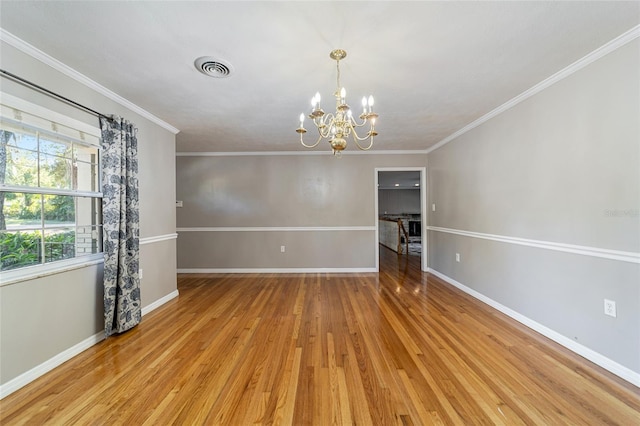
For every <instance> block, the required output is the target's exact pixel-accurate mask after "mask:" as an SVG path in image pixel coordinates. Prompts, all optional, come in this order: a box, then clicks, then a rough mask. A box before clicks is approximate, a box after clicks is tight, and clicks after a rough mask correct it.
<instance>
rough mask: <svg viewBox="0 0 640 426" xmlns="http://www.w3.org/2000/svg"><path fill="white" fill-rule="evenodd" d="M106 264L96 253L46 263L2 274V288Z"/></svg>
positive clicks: (0, 279) (0, 276)
mask: <svg viewBox="0 0 640 426" xmlns="http://www.w3.org/2000/svg"><path fill="white" fill-rule="evenodd" d="M103 262H104V254H103V253H96V254H92V255H89V256H80V257H74V258H73V259H66V260H60V261H57V262H51V263H45V264H44V265H34V266H27V267H25V268H19V269H14V270H9V271H3V272H0V287H4V286H6V285H11V284H16V283H19V282H22V281H29V280H34V279H36V278H42V277H46V276H49V275H54V274H60V273H62V272H67V271H72V270H74V269H80V268H85V267H87V266H91V265H98V264H100V263H103Z"/></svg>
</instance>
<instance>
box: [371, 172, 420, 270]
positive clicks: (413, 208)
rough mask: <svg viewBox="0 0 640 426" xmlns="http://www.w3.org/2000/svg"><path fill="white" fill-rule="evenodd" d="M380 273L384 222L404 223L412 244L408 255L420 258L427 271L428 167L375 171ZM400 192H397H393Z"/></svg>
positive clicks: (377, 251)
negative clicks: (398, 221)
mask: <svg viewBox="0 0 640 426" xmlns="http://www.w3.org/2000/svg"><path fill="white" fill-rule="evenodd" d="M375 189H376V190H375V191H374V192H375V214H376V218H375V224H376V270H378V271H379V270H380V225H379V223H380V219H381V218H383V219H387V220H389V219H391V220H394V221H395V220H400V221H401V222H402V223H403V226H404V228H405V230H406V233H407V234H406V235H407V238H408V241H409V243H410V244H411V246H410V249H411V253H406V255H407V256H417V255H419V256H420V269H421V270H423V271H426V270H427V259H428V256H427V247H428V244H427V232H426V226H427V224H426V220H427V215H426V212H427V209H426V206H427V184H426V168H425V167H381V168H376V169H375ZM392 191H397V192H392Z"/></svg>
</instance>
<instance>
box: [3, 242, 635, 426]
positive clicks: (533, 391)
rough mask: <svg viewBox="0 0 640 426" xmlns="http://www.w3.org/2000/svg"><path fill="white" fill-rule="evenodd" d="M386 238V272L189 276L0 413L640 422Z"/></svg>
mask: <svg viewBox="0 0 640 426" xmlns="http://www.w3.org/2000/svg"><path fill="white" fill-rule="evenodd" d="M381 251H382V253H381V268H382V272H381V273H380V274H344V275H340V274H296V275H293V274H292V275H268V274H267V275H227V274H220V275H181V276H179V279H178V288H179V291H180V296H179V298H177V299H174V300H173V301H171V302H169V303H168V304H166V305H165V306H163V307H161V308H159V309H157V310H156V311H154V312H152V313H150V314H149V315H147V316H145V317H144V319H143V322H142V324H141V325H140V326H138V327H136V328H135V329H133V330H131V331H130V332H127V333H125V334H123V335H120V336H117V337H112V338H109V339H107V340H106V341H104V342H102V343H100V344H98V345H95V346H94V347H92V348H90V349H88V350H87V351H85V352H83V353H82V354H81V355H79V356H77V357H76V358H74V359H72V360H70V361H69V362H67V363H65V364H64V365H63V366H61V367H60V368H58V369H56V370H54V371H52V372H50V373H49V374H47V375H45V376H44V377H42V378H40V379H38V380H37V381H35V382H33V383H31V384H30V385H28V386H26V387H25V388H23V389H21V390H19V391H18V392H16V393H14V394H12V395H10V396H8V397H7V398H5V399H4V400H3V401H1V402H0V423H2V424H3V425H13V424H29V425H40V424H54V425H63V424H108V425H119V424H122V425H156V424H157V425H166V424H180V425H200V424H207V425H208V424H224V425H249V424H284V425H308V424H314V425H327V424H358V425H399V424H404V425H410V424H414V425H428V424H456V425H458V424H459V425H475V424H507V425H517V424H535V425H560V424H572V425H583V424H593V425H597V424H619V425H637V424H640V397H639V389H638V388H636V387H634V386H632V385H630V384H628V383H626V382H624V381H622V380H620V379H618V378H616V377H615V376H613V375H611V374H609V373H608V372H606V371H604V370H602V369H601V368H599V367H596V366H594V365H593V364H591V363H589V362H587V361H585V360H584V359H582V358H581V357H579V356H577V355H574V354H572V353H571V352H569V351H567V350H565V349H563V348H561V347H559V346H558V345H556V344H555V343H553V342H550V341H549V340H547V339H545V338H544V337H542V336H540V335H538V334H536V333H534V332H532V331H530V330H529V329H527V328H526V327H524V326H522V325H520V324H518V323H516V322H514V321H513V320H511V319H508V318H507V317H505V316H504V315H502V314H500V313H499V312H496V311H495V310H493V309H492V308H490V307H488V306H486V305H484V304H482V303H480V302H478V301H476V300H475V299H472V298H470V297H469V296H467V295H465V294H463V293H461V292H460V291H458V290H457V289H455V288H452V287H451V286H449V285H447V284H445V283H444V282H442V281H440V280H439V279H438V278H436V277H434V276H432V275H429V274H426V273H423V272H421V271H420V270H419V262H420V258H419V257H416V256H401V257H398V256H397V255H396V254H395V253H393V252H391V251H389V250H386V249H383V248H382V249H381Z"/></svg>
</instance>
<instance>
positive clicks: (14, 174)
mask: <svg viewBox="0 0 640 426" xmlns="http://www.w3.org/2000/svg"><path fill="white" fill-rule="evenodd" d="M6 154H7V160H6V161H7V166H6V167H7V168H6V170H5V181H4V182H5V183H6V184H7V185H18V186H32V187H35V186H38V154H37V153H36V152H34V151H29V150H25V149H21V148H16V147H14V146H10V145H8V146H7V152H6Z"/></svg>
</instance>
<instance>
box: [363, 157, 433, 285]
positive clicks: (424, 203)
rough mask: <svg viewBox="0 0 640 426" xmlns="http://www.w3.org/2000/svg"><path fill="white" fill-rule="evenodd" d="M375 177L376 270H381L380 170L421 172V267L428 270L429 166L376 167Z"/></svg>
mask: <svg viewBox="0 0 640 426" xmlns="http://www.w3.org/2000/svg"><path fill="white" fill-rule="evenodd" d="M374 172H375V178H374V188H375V191H373V192H374V194H375V214H376V217H375V224H376V271H378V272H379V271H380V234H379V232H380V230H379V229H378V217H379V212H378V172H420V228H421V230H420V235H421V240H422V255H421V262H420V269H421V270H422V271H424V272H427V268H428V262H427V259H428V258H429V256H427V254H428V253H427V247H429V245H428V244H427V168H426V167H376V168H375V170H374ZM407 256H408V254H407Z"/></svg>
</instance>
